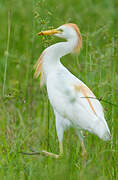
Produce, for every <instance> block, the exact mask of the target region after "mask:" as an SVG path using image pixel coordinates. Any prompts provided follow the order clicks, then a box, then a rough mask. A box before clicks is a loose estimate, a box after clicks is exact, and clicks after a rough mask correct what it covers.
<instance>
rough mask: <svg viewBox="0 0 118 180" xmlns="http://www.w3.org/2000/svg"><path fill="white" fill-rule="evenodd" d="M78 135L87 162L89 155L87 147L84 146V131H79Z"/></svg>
mask: <svg viewBox="0 0 118 180" xmlns="http://www.w3.org/2000/svg"><path fill="white" fill-rule="evenodd" d="M77 135H78V137H79V139H80V142H81V148H82V157H83V160H86V155H87V153H86V148H85V145H84V138H83V135H82V131H80V130H78V131H77Z"/></svg>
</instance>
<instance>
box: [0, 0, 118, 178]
mask: <svg viewBox="0 0 118 180" xmlns="http://www.w3.org/2000/svg"><path fill="white" fill-rule="evenodd" d="M68 22H73V23H76V24H77V25H78V27H79V28H80V31H81V34H82V38H83V48H82V50H81V52H80V55H79V57H78V56H77V55H67V56H65V57H63V58H62V60H61V61H62V63H63V64H64V65H65V66H66V67H67V68H68V69H69V70H70V71H71V72H72V73H73V74H74V75H75V76H77V77H78V78H80V79H81V80H82V81H84V82H85V83H86V84H87V85H88V86H89V88H90V89H91V90H92V91H93V92H94V93H95V95H96V96H97V97H98V98H100V97H103V99H105V100H107V101H109V102H112V103H114V104H116V105H117V106H118V33H117V32H118V1H115V0H114V1H113V0H94V1H93V0H84V1H78V0H74V1H73V0H68V1H67V0H65V1H64V0H63V1H62V0H60V1H50V0H40V1H39V0H20V1H16V0H9V1H8V0H0V179H12V180H13V179H26V180H27V179H28V180H32V179H33V180H35V179H41V180H42V179H46V180H47V179H49V180H52V179H56V180H58V179H70V180H71V179H72V180H73V179H75V180H76V179H80V180H87V179H90V180H93V179H94V180H109V179H112V180H115V179H118V107H115V106H112V105H110V104H108V103H104V102H101V103H102V104H103V107H104V109H105V117H106V119H107V122H108V125H109V127H110V130H111V134H112V142H103V141H102V140H100V139H99V138H98V137H96V136H95V135H91V134H89V133H86V134H85V135H86V137H85V146H86V149H87V154H88V155H87V161H86V166H83V160H82V157H81V147H80V142H79V139H78V137H77V136H76V134H75V132H74V130H73V129H70V130H68V131H67V132H65V135H64V141H63V142H64V156H63V157H62V158H61V159H59V160H55V159H53V158H50V157H49V158H47V157H44V156H40V155H37V156H23V155H22V154H20V153H19V152H20V151H26V152H29V151H30V147H33V148H34V149H36V150H42V149H45V150H48V151H50V152H54V153H58V152H59V148H58V139H57V134H56V129H55V117H54V114H53V110H52V107H51V106H50V104H49V101H48V97H47V93H46V88H45V87H43V88H42V89H40V86H39V82H40V78H38V79H34V78H33V74H34V70H33V65H34V64H35V63H36V61H37V59H38V57H39V56H40V54H41V52H42V51H43V50H44V49H45V48H46V47H48V46H49V45H51V44H53V43H56V42H58V41H60V39H58V38H56V37H40V38H39V37H37V36H36V33H37V32H39V31H41V30H47V29H50V28H56V27H58V26H60V25H62V24H64V23H68Z"/></svg>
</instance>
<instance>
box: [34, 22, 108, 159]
mask: <svg viewBox="0 0 118 180" xmlns="http://www.w3.org/2000/svg"><path fill="white" fill-rule="evenodd" d="M38 35H55V36H57V37H60V38H64V39H66V40H67V41H66V42H59V43H56V44H54V45H51V46H49V47H48V48H46V49H45V50H44V51H43V53H42V54H41V56H40V58H39V59H38V61H37V63H36V66H35V67H36V71H35V74H34V76H35V77H36V78H37V77H38V76H39V74H41V84H42V83H45V84H46V87H47V93H48V97H49V100H50V103H51V105H52V107H53V110H54V114H55V117H56V130H57V136H58V140H59V148H60V154H59V155H57V154H53V153H50V152H47V151H42V153H43V154H46V155H50V156H53V157H56V158H58V157H59V156H60V155H61V154H63V145H62V140H63V133H64V131H65V130H66V129H67V128H68V127H70V126H71V127H74V128H75V130H76V132H77V134H78V136H79V138H80V141H81V145H82V153H83V156H85V154H86V150H85V147H84V143H83V136H82V130H87V131H89V132H90V133H93V134H96V135H97V136H98V137H99V138H101V139H103V140H104V141H106V140H110V138H111V135H110V130H109V128H108V125H107V122H106V120H105V118H104V112H103V108H102V105H101V104H100V102H99V101H98V100H97V99H96V98H95V95H94V94H93V93H92V91H91V90H90V89H89V88H88V87H87V86H86V85H85V84H84V83H83V82H82V81H81V80H79V79H78V78H77V77H75V76H74V75H73V74H72V73H70V72H69V71H68V70H67V69H66V68H65V67H64V66H63V65H62V64H61V62H60V58H61V57H62V56H65V55H66V54H69V53H73V52H79V51H80V48H81V47H82V37H81V34H80V31H79V28H78V27H77V25H76V24H72V23H69V24H64V25H62V26H60V27H58V28H57V29H53V30H48V31H42V32H40V33H38Z"/></svg>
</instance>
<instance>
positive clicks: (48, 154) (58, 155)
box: [41, 142, 63, 159]
mask: <svg viewBox="0 0 118 180" xmlns="http://www.w3.org/2000/svg"><path fill="white" fill-rule="evenodd" d="M59 150H60V153H59V154H54V153H51V152H48V151H45V150H43V151H42V152H41V153H42V154H43V155H46V156H51V157H54V158H56V159H57V158H59V157H60V156H61V155H62V154H63V144H62V142H60V143H59Z"/></svg>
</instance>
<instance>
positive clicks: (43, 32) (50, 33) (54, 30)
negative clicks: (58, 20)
mask: <svg viewBox="0 0 118 180" xmlns="http://www.w3.org/2000/svg"><path fill="white" fill-rule="evenodd" d="M60 33H61V31H59V30H57V29H52V30H47V31H41V32H39V33H38V34H37V35H38V36H41V35H53V34H60Z"/></svg>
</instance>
